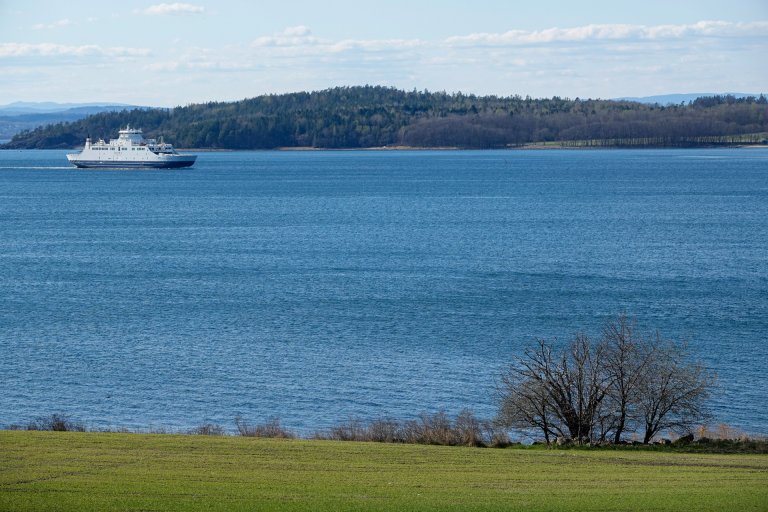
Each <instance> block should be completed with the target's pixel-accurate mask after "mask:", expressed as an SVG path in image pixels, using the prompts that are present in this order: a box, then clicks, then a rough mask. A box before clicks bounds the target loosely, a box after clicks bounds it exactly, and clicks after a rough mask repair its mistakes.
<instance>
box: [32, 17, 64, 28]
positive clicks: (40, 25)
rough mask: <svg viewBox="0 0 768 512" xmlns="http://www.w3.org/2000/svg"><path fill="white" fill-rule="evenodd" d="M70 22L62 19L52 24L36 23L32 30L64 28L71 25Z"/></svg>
mask: <svg viewBox="0 0 768 512" xmlns="http://www.w3.org/2000/svg"><path fill="white" fill-rule="evenodd" d="M71 24H72V21H70V20H69V19H66V18H65V19H63V20H59V21H54V22H53V23H38V24H36V25H32V28H33V29H34V30H50V29H54V28H61V27H66V26H67V25H71Z"/></svg>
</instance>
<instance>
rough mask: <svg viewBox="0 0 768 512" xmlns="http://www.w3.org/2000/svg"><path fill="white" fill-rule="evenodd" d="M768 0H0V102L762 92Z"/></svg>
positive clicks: (767, 81)
mask: <svg viewBox="0 0 768 512" xmlns="http://www.w3.org/2000/svg"><path fill="white" fill-rule="evenodd" d="M767 56H768V0H743V1H739V0H734V1H731V2H723V1H710V0H694V1H689V0H675V1H670V0H665V1H658V0H646V1H644V2H641V3H637V2H621V1H618V0H614V1H610V2H609V1H593V2H589V1H584V2H573V1H539V2H515V1H510V0H507V1H492V0H488V1H484V0H474V1H472V2H458V1H452V0H440V1H435V0H425V1H417V0H410V1H404V0H387V1H378V2H366V1H363V0H358V1H346V0H345V1H333V0H326V1H324V2H319V1H317V0H315V1H290V0H285V1H283V2H253V1H236V0H217V1H215V2H214V1H207V0H199V1H198V0H191V1H189V2H173V1H171V2H165V3H163V2H152V1H133V2H93V1H88V2H84V1H79V0H73V1H67V2H58V1H49V2H44V1H38V0H19V1H6V0H0V76H1V77H2V80H0V104H6V103H10V102H13V101H59V102H91V101H114V102H123V103H133V104H142V105H153V106H174V105H185V104H189V103H197V102H205V101H228V100H235V99H241V98H246V97H252V96H257V95H260V94H264V93H280V92H290V91H300V90H317V89H324V88H328V87H334V86H340V85H361V84H380V85H387V86H394V87H398V88H402V89H409V90H410V89H414V88H416V89H420V90H421V89H429V90H446V91H448V92H455V91H463V92H467V93H476V94H498V95H511V94H521V95H531V96H533V97H549V96H553V95H558V96H563V97H570V98H575V97H582V98H585V97H592V98H597V97H600V98H612V97H619V96H648V95H655V94H666V93H676V92H681V93H684V92H728V91H732V92H768V87H767V85H768V65H766V62H768V57H767Z"/></svg>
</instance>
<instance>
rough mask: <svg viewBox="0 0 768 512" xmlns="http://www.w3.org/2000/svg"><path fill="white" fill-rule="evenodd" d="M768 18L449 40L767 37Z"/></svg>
mask: <svg viewBox="0 0 768 512" xmlns="http://www.w3.org/2000/svg"><path fill="white" fill-rule="evenodd" d="M766 34H768V22H766V21H756V22H750V23H733V22H727V21H699V22H698V23H694V24H689V25H655V26H646V25H627V24H613V25H584V26H581V27H573V28H557V27H554V28H547V29H544V30H510V31H507V32H502V33H488V32H481V33H476V34H469V35H465V36H453V37H449V38H448V39H446V40H445V43H446V44H448V45H451V46H474V45H491V46H507V45H530V44H547V43H557V42H563V43H571V42H579V41H593V40H596V41H603V40H663V39H682V38H686V37H734V36H741V37H751V36H758V37H765V36H766Z"/></svg>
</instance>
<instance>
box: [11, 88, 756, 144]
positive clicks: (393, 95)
mask: <svg viewBox="0 0 768 512" xmlns="http://www.w3.org/2000/svg"><path fill="white" fill-rule="evenodd" d="M128 124H130V125H132V126H135V127H138V128H142V129H143V130H144V132H145V136H147V137H160V136H163V137H165V138H166V139H167V140H168V141H169V142H172V143H173V144H174V145H176V146H177V147H186V148H200V149H230V150H249V149H279V148H286V149H287V148H316V149H361V148H386V147H391V148H395V147H415V148H466V149H492V148H510V147H525V146H527V145H531V144H534V145H544V146H554V147H617V148H618V147H717V146H733V145H745V144H766V143H768V100H767V99H766V97H765V96H763V95H761V96H759V97H751V96H750V97H746V98H736V97H734V96H728V95H726V96H713V97H702V98H699V99H697V100H695V101H693V102H690V103H688V104H680V105H670V106H661V105H646V104H642V103H636V102H631V101H614V100H592V99H586V100H582V99H579V98H576V99H574V100H571V99H567V98H560V97H553V98H547V99H533V98H530V97H525V98H523V97H521V96H508V97H499V96H476V95H473V94H462V93H454V94H448V93H446V92H429V91H426V90H425V91H416V90H414V91H401V90H397V89H394V88H388V87H380V86H359V87H337V88H333V89H326V90H323V91H316V92H299V93H289V94H278V95H264V96H259V97H255V98H250V99H244V100H241V101H236V102H210V103H204V104H193V105H188V106H184V107H176V108H173V109H146V108H144V109H135V110H123V111H121V112H105V113H99V114H95V115H91V116H89V117H87V118H85V119H82V120H79V121H75V122H65V123H57V124H51V125H46V126H42V127H39V128H36V129H34V130H27V131H23V132H21V133H19V134H17V135H15V136H14V137H13V139H12V140H11V141H10V142H8V143H7V144H5V145H2V146H0V147H2V148H5V149H57V148H58V149H63V148H75V147H78V146H81V145H82V144H83V141H84V140H85V138H86V137H89V136H90V137H91V138H104V139H105V140H106V139H109V138H114V137H116V135H117V131H118V130H119V129H120V128H121V127H124V126H126V125H128Z"/></svg>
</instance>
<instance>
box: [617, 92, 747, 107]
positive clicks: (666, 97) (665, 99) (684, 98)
mask: <svg viewBox="0 0 768 512" xmlns="http://www.w3.org/2000/svg"><path fill="white" fill-rule="evenodd" d="M713 96H733V97H734V98H747V97H750V96H753V97H755V98H757V97H759V96H760V94H749V93H744V92H726V93H715V92H689V93H685V94H662V95H659V96H627V97H623V98H615V99H616V100H617V101H636V102H638V103H648V104H650V103H656V104H659V105H679V104H681V103H685V104H687V103H689V102H691V101H695V100H696V99H698V98H706V97H713Z"/></svg>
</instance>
